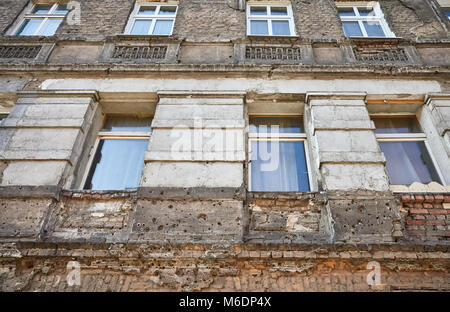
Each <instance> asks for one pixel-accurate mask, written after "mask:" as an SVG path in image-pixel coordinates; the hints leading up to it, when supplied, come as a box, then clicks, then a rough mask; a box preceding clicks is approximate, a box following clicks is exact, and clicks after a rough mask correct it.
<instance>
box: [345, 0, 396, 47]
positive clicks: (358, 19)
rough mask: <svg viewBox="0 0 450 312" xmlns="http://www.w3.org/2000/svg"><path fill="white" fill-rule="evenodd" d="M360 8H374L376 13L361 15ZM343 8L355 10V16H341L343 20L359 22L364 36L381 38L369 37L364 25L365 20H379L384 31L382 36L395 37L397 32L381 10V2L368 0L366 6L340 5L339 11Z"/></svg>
mask: <svg viewBox="0 0 450 312" xmlns="http://www.w3.org/2000/svg"><path fill="white" fill-rule="evenodd" d="M358 8H360V9H362V8H363V9H366V10H372V11H373V12H374V13H375V15H373V16H361V15H359V11H358ZM342 9H352V10H353V12H354V13H355V16H339V17H340V18H341V22H358V25H359V28H360V30H361V32H362V34H363V37H364V38H379V37H373V36H370V37H369V36H368V35H367V31H366V28H365V27H364V24H363V22H378V23H380V26H381V29H382V30H383V32H384V37H381V38H395V34H394V33H393V32H392V31H391V29H390V28H389V25H388V23H387V22H386V19H385V18H384V14H383V11H382V10H381V7H380V4H379V3H378V2H377V3H373V2H368V4H367V5H366V6H363V5H354V6H352V5H342V6H338V11H340V10H342ZM343 27H344V25H342V28H343ZM349 38H360V37H358V36H357V37H349Z"/></svg>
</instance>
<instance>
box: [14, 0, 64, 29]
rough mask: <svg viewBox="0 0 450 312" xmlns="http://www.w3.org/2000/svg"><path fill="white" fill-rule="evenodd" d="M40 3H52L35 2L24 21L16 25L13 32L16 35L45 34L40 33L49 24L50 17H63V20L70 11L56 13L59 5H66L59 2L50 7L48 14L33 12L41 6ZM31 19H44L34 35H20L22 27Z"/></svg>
mask: <svg viewBox="0 0 450 312" xmlns="http://www.w3.org/2000/svg"><path fill="white" fill-rule="evenodd" d="M40 5H50V4H44V3H38V4H34V5H33V6H32V7H31V9H29V11H28V12H27V13H26V14H25V15H24V16H23V18H22V21H21V22H20V23H19V25H18V26H17V27H16V29H14V32H13V34H14V35H15V36H20V37H22V36H23V37H27V36H43V35H41V34H40V33H41V31H42V30H43V29H44V27H45V25H46V24H47V22H48V20H49V19H62V20H64V18H65V17H66V15H67V13H68V12H66V13H64V14H56V13H54V12H55V11H56V9H57V8H58V6H59V5H64V4H62V3H57V2H56V3H54V4H53V5H52V7H51V8H50V11H49V12H48V13H46V14H35V13H32V12H33V10H34V9H35V8H36V7H37V6H40ZM29 19H35V20H36V19H37V20H42V22H41V25H39V27H38V28H37V29H36V32H35V33H34V34H33V35H20V34H19V33H18V32H19V30H20V29H21V28H22V26H23V25H24V23H26V21H27V20H29ZM61 23H62V22H61ZM60 25H61V24H60ZM58 28H59V26H58ZM51 36H53V35H51Z"/></svg>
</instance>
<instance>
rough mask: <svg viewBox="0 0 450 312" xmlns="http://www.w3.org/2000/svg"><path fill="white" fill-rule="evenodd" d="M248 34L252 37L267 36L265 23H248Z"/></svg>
mask: <svg viewBox="0 0 450 312" xmlns="http://www.w3.org/2000/svg"><path fill="white" fill-rule="evenodd" d="M250 33H251V34H252V35H268V34H269V29H268V26H267V21H250Z"/></svg>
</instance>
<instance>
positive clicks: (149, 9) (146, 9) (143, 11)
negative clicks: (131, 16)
mask: <svg viewBox="0 0 450 312" xmlns="http://www.w3.org/2000/svg"><path fill="white" fill-rule="evenodd" d="M155 12H156V7H155V6H141V7H140V8H139V12H138V15H154V14H155Z"/></svg>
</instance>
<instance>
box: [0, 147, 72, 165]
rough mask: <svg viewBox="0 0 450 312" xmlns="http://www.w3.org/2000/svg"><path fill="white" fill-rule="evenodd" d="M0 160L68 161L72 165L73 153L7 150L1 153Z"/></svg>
mask: <svg viewBox="0 0 450 312" xmlns="http://www.w3.org/2000/svg"><path fill="white" fill-rule="evenodd" d="M0 159H2V160H6V161H8V160H11V161H21V160H27V161H30V160H31V161H33V160H35V161H67V162H69V163H71V164H72V162H73V151H72V150H53V151H49V150H45V151H37V150H6V151H3V152H0Z"/></svg>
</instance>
